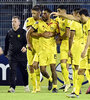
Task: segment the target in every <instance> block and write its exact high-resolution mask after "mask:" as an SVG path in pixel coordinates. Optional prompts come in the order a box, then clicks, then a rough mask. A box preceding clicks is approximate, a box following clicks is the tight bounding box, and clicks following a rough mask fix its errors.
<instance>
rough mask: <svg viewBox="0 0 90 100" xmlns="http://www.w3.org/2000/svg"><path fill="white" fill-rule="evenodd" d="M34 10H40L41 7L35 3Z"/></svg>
mask: <svg viewBox="0 0 90 100" xmlns="http://www.w3.org/2000/svg"><path fill="white" fill-rule="evenodd" d="M32 10H35V11H40V7H39V5H35V6H34V7H33V8H32Z"/></svg>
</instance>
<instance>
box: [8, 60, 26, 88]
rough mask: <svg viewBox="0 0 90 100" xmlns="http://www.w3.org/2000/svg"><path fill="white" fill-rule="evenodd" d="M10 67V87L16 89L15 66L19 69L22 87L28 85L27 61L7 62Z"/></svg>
mask: <svg viewBox="0 0 90 100" xmlns="http://www.w3.org/2000/svg"><path fill="white" fill-rule="evenodd" d="M9 65H10V87H12V88H14V89H15V87H16V79H17V78H16V70H17V66H18V67H19V69H20V71H21V74H22V78H23V83H24V86H26V85H28V72H27V61H15V60H13V61H12V60H9Z"/></svg>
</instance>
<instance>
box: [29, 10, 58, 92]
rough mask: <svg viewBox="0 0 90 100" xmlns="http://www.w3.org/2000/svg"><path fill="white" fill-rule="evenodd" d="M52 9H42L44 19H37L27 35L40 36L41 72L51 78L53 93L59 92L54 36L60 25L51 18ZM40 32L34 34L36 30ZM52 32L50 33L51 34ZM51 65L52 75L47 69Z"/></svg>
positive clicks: (49, 85) (50, 86) (50, 85)
mask: <svg viewBox="0 0 90 100" xmlns="http://www.w3.org/2000/svg"><path fill="white" fill-rule="evenodd" d="M50 13H51V10H50V9H44V10H43V11H42V20H40V21H37V22H36V23H35V25H33V27H32V28H31V29H30V30H29V31H28V32H27V35H29V34H31V35H32V36H38V37H39V47H40V48H39V65H40V70H41V73H42V75H43V76H44V77H46V78H47V79H48V80H49V84H48V90H51V89H52V83H53V90H52V92H53V93H57V74H56V70H55V67H56V54H57V52H56V42H55V39H54V36H55V35H56V32H57V29H58V26H57V22H56V21H54V20H52V19H50ZM36 30H37V31H38V34H34V33H33V32H34V31H36ZM49 34H50V35H49ZM47 65H50V68H51V72H52V77H51V76H49V74H48V72H47V71H46V66H47Z"/></svg>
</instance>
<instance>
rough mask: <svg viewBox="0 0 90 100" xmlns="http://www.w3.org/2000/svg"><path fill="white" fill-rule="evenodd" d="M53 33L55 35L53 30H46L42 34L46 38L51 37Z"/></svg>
mask: <svg viewBox="0 0 90 100" xmlns="http://www.w3.org/2000/svg"><path fill="white" fill-rule="evenodd" d="M52 35H53V33H52V32H44V33H43V34H42V36H43V37H45V38H49V37H51V36H52Z"/></svg>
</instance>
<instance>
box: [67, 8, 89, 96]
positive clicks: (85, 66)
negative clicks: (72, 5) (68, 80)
mask: <svg viewBox="0 0 90 100" xmlns="http://www.w3.org/2000/svg"><path fill="white" fill-rule="evenodd" d="M79 14H80V19H81V22H82V23H83V33H84V43H85V46H84V49H83V51H82V53H81V57H82V59H81V61H80V67H79V70H78V76H77V83H76V85H75V93H73V94H70V95H68V97H71V98H75V97H78V96H79V92H80V88H81V85H82V82H83V80H84V73H85V71H86V69H88V70H89V74H90V65H88V64H87V62H88V61H87V51H88V47H89V46H90V25H89V24H90V18H89V17H88V16H89V14H88V11H87V9H82V10H80V12H79ZM89 53H90V52H89ZM89 84H90V79H89Z"/></svg>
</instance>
